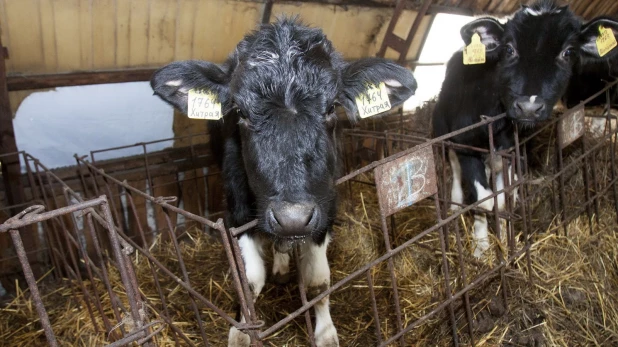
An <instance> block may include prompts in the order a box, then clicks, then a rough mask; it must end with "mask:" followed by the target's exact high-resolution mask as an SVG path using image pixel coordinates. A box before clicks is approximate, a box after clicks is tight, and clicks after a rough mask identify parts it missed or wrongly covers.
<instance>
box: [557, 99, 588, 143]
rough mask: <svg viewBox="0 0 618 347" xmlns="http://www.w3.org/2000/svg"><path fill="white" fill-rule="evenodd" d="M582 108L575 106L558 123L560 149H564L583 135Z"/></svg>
mask: <svg viewBox="0 0 618 347" xmlns="http://www.w3.org/2000/svg"><path fill="white" fill-rule="evenodd" d="M584 130H585V128H584V107H583V106H576V108H574V109H573V110H572V112H570V113H569V114H567V115H566V116H563V117H562V119H561V120H560V121H559V123H558V131H560V148H564V147H566V146H568V145H570V144H571V143H573V142H574V141H575V140H577V139H578V138H580V137H582V136H583V135H584Z"/></svg>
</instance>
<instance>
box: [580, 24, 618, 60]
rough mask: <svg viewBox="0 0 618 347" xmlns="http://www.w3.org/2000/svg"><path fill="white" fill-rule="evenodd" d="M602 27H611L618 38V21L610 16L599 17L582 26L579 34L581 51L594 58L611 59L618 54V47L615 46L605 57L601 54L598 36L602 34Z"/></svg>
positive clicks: (617, 38) (615, 37)
mask: <svg viewBox="0 0 618 347" xmlns="http://www.w3.org/2000/svg"><path fill="white" fill-rule="evenodd" d="M600 27H603V28H605V29H611V31H612V34H613V35H614V39H616V40H618V22H617V21H616V20H615V19H613V18H610V17H597V18H595V19H593V20H591V21H590V22H588V23H586V24H584V25H583V26H582V29H581V31H580V34H579V42H580V45H581V46H580V51H581V53H582V54H583V55H584V56H585V57H587V58H593V59H611V58H614V57H616V56H618V47H614V48H613V49H612V50H611V51H609V52H608V53H607V54H606V55H604V56H603V57H601V56H600V55H599V49H598V47H597V38H598V37H599V35H600Z"/></svg>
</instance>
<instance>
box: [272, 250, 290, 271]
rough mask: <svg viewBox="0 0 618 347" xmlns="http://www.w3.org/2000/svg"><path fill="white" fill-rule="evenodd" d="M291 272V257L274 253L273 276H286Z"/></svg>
mask: <svg viewBox="0 0 618 347" xmlns="http://www.w3.org/2000/svg"><path fill="white" fill-rule="evenodd" d="M289 272H290V255H289V254H287V253H279V252H277V251H273V274H274V275H285V274H287V273H289Z"/></svg>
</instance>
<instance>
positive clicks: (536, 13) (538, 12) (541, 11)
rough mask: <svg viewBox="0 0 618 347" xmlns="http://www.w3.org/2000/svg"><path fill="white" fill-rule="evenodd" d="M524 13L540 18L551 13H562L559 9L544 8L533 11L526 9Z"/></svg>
mask: <svg viewBox="0 0 618 347" xmlns="http://www.w3.org/2000/svg"><path fill="white" fill-rule="evenodd" d="M525 12H526V13H527V14H529V15H531V16H535V17H536V16H542V15H544V14H552V13H560V12H562V9H561V8H553V7H550V8H544V7H541V8H539V9H534V8H530V7H526V9H525Z"/></svg>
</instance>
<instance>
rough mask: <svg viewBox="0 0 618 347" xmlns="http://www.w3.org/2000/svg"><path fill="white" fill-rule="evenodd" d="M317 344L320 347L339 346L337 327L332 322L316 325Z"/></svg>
mask: <svg viewBox="0 0 618 347" xmlns="http://www.w3.org/2000/svg"><path fill="white" fill-rule="evenodd" d="M315 344H316V346H318V347H338V346H339V338H338V337H337V329H335V326H334V325H333V324H332V323H331V324H328V325H325V326H323V327H316V331H315Z"/></svg>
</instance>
